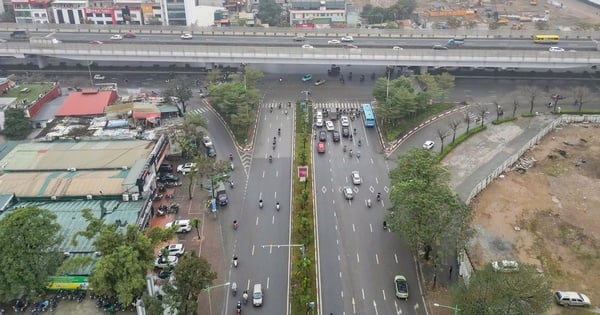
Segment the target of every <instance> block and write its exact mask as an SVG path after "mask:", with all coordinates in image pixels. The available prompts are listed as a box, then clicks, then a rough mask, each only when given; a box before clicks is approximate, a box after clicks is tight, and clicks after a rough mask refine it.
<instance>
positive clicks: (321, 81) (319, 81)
mask: <svg viewBox="0 0 600 315" xmlns="http://www.w3.org/2000/svg"><path fill="white" fill-rule="evenodd" d="M323 83H325V80H322V79H319V80H317V81H316V82H315V85H316V86H319V85H322V84H323Z"/></svg>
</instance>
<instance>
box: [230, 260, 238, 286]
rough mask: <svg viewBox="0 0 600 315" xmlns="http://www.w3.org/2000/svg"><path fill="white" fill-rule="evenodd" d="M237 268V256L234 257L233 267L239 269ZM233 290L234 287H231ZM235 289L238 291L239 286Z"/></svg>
mask: <svg viewBox="0 0 600 315" xmlns="http://www.w3.org/2000/svg"><path fill="white" fill-rule="evenodd" d="M237 266H238V258H237V256H233V267H234V268H237ZM234 285H235V282H234ZM231 288H233V286H231ZM235 288H236V289H237V286H236V287H235Z"/></svg>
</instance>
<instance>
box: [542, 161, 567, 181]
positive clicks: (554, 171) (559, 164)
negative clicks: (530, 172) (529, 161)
mask: <svg viewBox="0 0 600 315" xmlns="http://www.w3.org/2000/svg"><path fill="white" fill-rule="evenodd" d="M544 164H546V163H544ZM541 169H542V172H543V173H544V174H546V175H548V176H553V177H558V176H560V175H561V174H564V173H566V172H567V171H569V162H568V161H566V160H562V161H561V160H550V161H549V163H547V164H546V165H544V166H543V167H542V168H541Z"/></svg>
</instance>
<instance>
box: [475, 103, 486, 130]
mask: <svg viewBox="0 0 600 315" xmlns="http://www.w3.org/2000/svg"><path fill="white" fill-rule="evenodd" d="M476 110H477V115H478V117H477V119H478V120H479V121H481V126H482V127H483V123H484V122H485V121H484V120H485V115H486V113H487V112H488V108H487V106H485V105H477V108H476Z"/></svg>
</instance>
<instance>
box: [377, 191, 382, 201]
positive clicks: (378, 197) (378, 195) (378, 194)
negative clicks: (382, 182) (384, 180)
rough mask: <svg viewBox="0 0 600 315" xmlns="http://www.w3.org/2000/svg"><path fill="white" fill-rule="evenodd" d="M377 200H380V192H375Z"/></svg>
mask: <svg viewBox="0 0 600 315" xmlns="http://www.w3.org/2000/svg"><path fill="white" fill-rule="evenodd" d="M377 201H381V193H380V192H378V193H377Z"/></svg>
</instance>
